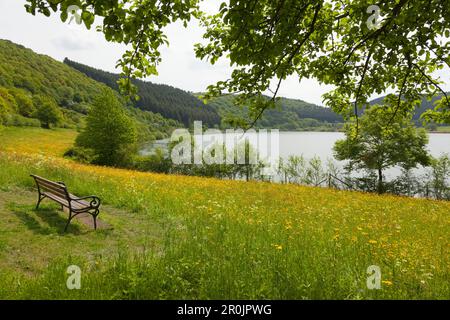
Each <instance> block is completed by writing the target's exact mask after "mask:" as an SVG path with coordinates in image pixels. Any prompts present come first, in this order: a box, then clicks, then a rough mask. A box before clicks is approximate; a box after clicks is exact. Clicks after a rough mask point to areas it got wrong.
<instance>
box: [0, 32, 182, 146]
mask: <svg viewBox="0 0 450 320" xmlns="http://www.w3.org/2000/svg"><path fill="white" fill-rule="evenodd" d="M105 89H106V90H111V91H113V90H112V89H110V88H108V87H107V86H106V85H104V84H103V83H101V82H97V81H95V80H93V79H91V78H90V77H88V76H86V75H85V74H83V73H82V72H79V71H77V70H75V69H74V68H71V67H70V66H68V65H66V64H64V63H62V62H60V61H57V60H54V59H52V58H50V57H49V56H46V55H42V54H37V53H35V52H33V51H32V50H31V49H28V48H25V47H24V46H22V45H19V44H15V43H13V42H11V41H8V40H1V39H0V126H1V125H14V126H40V125H41V124H42V123H41V121H40V120H38V118H40V116H39V114H41V115H42V110H46V112H49V111H48V110H49V109H48V106H49V105H50V106H52V110H53V111H52V112H51V113H53V116H56V114H57V115H58V121H57V124H54V126H57V127H69V128H76V127H80V126H82V125H83V118H84V116H85V115H86V114H87V112H88V109H89V107H90V105H91V103H92V102H93V100H94V98H95V97H96V96H97V95H98V94H99V93H101V91H102V90H105ZM117 96H118V98H119V99H120V97H119V95H118V94H117ZM124 107H126V110H127V111H128V112H129V114H130V115H131V116H132V117H133V118H134V119H135V120H136V121H137V125H138V126H139V129H140V130H139V133H140V136H142V138H143V139H148V140H151V139H157V138H163V137H167V136H168V135H169V134H170V133H171V132H172V130H173V128H178V127H180V126H182V124H181V123H179V122H177V121H174V120H168V119H165V118H163V117H162V116H161V115H159V114H156V113H152V112H148V111H142V110H139V109H136V108H132V107H131V106H125V104H124Z"/></svg>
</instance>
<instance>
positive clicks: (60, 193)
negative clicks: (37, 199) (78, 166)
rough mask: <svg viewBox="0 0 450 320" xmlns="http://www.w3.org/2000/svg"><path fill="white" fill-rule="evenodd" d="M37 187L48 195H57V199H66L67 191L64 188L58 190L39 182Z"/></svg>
mask: <svg viewBox="0 0 450 320" xmlns="http://www.w3.org/2000/svg"><path fill="white" fill-rule="evenodd" d="M39 187H40V188H41V189H45V190H46V191H48V192H49V193H54V194H55V195H57V196H59V197H62V198H67V191H66V188H65V187H64V188H59V187H56V186H52V185H48V184H43V183H42V182H39Z"/></svg>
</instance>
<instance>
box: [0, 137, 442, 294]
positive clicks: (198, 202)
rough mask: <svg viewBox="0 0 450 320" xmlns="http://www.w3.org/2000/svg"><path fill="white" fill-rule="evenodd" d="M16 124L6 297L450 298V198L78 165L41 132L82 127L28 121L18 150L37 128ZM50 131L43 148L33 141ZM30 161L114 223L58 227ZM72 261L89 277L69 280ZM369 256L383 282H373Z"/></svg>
mask: <svg viewBox="0 0 450 320" xmlns="http://www.w3.org/2000/svg"><path fill="white" fill-rule="evenodd" d="M8 130H10V129H6V131H5V130H3V131H2V132H1V133H0V139H1V140H0V141H1V142H2V146H1V147H0V150H3V151H1V152H0V268H1V270H2V272H1V273H0V283H2V285H1V287H0V298H63V299H66V298H67V299H71V298H87V299H90V298H102V299H111V298H138V299H162V298H180V299H185V298H193V299H195V298H205V299H232V298H239V299H245V298H249V299H254V298H273V299H325V298H333V299H371V298H374V299H378V298H387V299H390V298H400V299H408V298H409V299H418V298H425V299H428V298H440V299H449V298H450V296H449V292H450V287H449V279H450V270H449V262H450V261H449V249H450V247H449V241H448V235H449V234H450V203H448V202H439V201H430V200H423V199H410V198H400V197H394V196H377V195H372V194H364V193H357V192H344V191H336V190H328V189H320V188H312V187H300V186H294V185H275V184H268V183H257V182H249V183H245V182H239V181H220V180H215V179H205V178H197V177H181V176H165V175H158V174H150V173H139V172H133V171H127V170H119V169H112V168H103V167H95V166H89V165H81V164H77V163H74V162H72V161H68V160H64V159H62V158H60V157H57V156H54V155H60V154H61V153H62V152H63V150H62V149H64V148H63V146H62V144H60V143H58V146H57V147H54V148H53V149H52V147H51V145H52V144H47V143H46V142H45V141H47V139H50V138H49V137H50V135H55V138H56V136H57V135H59V134H61V135H64V136H66V137H67V136H68V135H70V134H74V132H71V131H53V132H49V131H43V130H41V131H39V132H35V133H38V136H39V135H40V136H41V138H39V139H41V140H40V141H42V142H37V141H36V140H33V139H34V138H33V137H34V136H35V135H34V134H30V136H29V138H30V140H29V141H30V142H29V143H27V142H26V139H23V143H22V144H21V148H20V150H19V151H21V153H13V152H11V150H13V149H14V147H11V146H14V145H16V146H17V145H18V144H14V141H15V140H17V139H22V138H23V137H24V136H26V135H27V134H29V133H30V131H27V130H29V129H14V130H11V131H10V132H12V134H9V133H8ZM20 130H24V134H23V135H22V134H20V132H19V131H20ZM37 130H39V129H37ZM47 135H49V136H47ZM5 139H7V140H8V141H9V142H7V143H6V148H4V146H5V144H3V142H4V140H5ZM50 140H51V139H50ZM61 141H62V140H61ZM69 141H70V139H69V138H67V142H68V143H67V144H68V145H70V143H69ZM41 143H42V145H41ZM8 144H9V145H10V146H9V147H8ZM28 144H30V145H28ZM43 145H47V147H48V148H49V149H48V150H46V152H47V155H42V154H39V152H38V153H33V152H30V150H31V151H33V150H42V146H43ZM5 149H6V150H5ZM49 155H53V156H49ZM30 173H36V174H39V175H42V176H45V177H48V178H50V179H55V180H62V181H65V182H66V184H67V185H68V186H69V188H70V189H71V190H72V191H73V192H74V193H77V194H80V195H88V194H97V195H98V196H100V197H101V198H102V199H103V201H104V204H105V207H104V210H103V211H102V213H101V215H100V217H101V218H102V219H103V220H105V221H107V222H109V223H110V224H112V225H113V226H114V229H113V230H103V231H97V232H93V231H91V230H88V229H87V228H86V227H84V226H81V225H77V224H74V225H73V226H71V228H70V229H69V232H68V233H67V234H63V233H62V232H61V231H62V225H63V222H64V218H65V216H64V214H63V213H60V212H58V211H57V207H56V206H54V205H53V204H51V203H49V202H47V203H46V204H45V205H44V206H43V210H39V211H35V210H34V204H35V200H36V199H35V198H36V194H35V193H34V192H33V191H32V190H33V184H32V180H31V179H30V178H29V174H30ZM72 264H75V265H78V266H80V268H81V270H82V288H81V290H68V289H67V288H66V279H67V276H68V275H67V274H66V268H67V267H68V266H69V265H72ZM370 265H378V266H379V267H380V268H381V272H382V289H381V290H368V289H367V286H366V279H367V274H366V270H367V268H368V267H369V266H370Z"/></svg>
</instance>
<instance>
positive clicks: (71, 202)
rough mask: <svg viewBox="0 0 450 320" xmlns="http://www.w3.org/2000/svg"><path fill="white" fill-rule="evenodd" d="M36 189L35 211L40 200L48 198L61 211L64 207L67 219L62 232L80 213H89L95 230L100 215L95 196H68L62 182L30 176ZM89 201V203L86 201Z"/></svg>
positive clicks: (98, 204) (98, 199)
mask: <svg viewBox="0 0 450 320" xmlns="http://www.w3.org/2000/svg"><path fill="white" fill-rule="evenodd" d="M31 177H33V179H34V181H35V182H36V186H37V189H38V201H37V204H36V210H37V209H39V205H40V203H41V201H42V200H44V199H45V198H48V199H50V200H52V201H54V202H56V203H58V204H60V205H61V209H63V210H64V207H66V208H67V209H68V211H69V218H68V219H67V223H66V226H65V228H64V232H66V231H67V228H68V227H69V224H70V221H72V219H73V218H74V217H76V216H77V215H79V214H81V213H89V214H90V215H91V216H92V218H93V220H94V229H95V230H97V216H98V215H99V213H100V210H99V207H100V204H101V200H100V198H99V197H97V196H94V195H92V196H86V197H77V196H75V195H73V194H70V193H69V191H68V190H67V186H66V185H65V184H64V182H54V181H51V180H48V179H45V178H42V177H40V176H37V175H33V174H32V175H31ZM86 200H90V201H86Z"/></svg>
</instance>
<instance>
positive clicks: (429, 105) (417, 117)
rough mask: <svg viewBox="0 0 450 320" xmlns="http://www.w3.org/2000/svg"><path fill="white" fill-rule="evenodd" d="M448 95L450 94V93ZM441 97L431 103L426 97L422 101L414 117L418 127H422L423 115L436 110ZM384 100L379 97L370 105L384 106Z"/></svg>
mask: <svg viewBox="0 0 450 320" xmlns="http://www.w3.org/2000/svg"><path fill="white" fill-rule="evenodd" d="M448 94H450V92H449V93H448ZM441 97H442V95H437V96H436V97H434V98H433V99H432V100H431V101H428V99H427V98H425V97H424V98H423V99H422V102H421V104H420V106H419V107H418V108H417V109H416V110H415V113H414V115H413V120H414V121H415V122H416V124H417V125H419V126H421V125H422V120H421V119H420V117H421V116H422V114H423V113H424V112H426V111H427V110H432V109H434V107H435V106H434V103H435V101H436V100H439V99H441ZM384 99H385V96H382V97H379V98H377V99H374V100H372V101H370V104H371V105H374V104H383V101H384Z"/></svg>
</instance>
